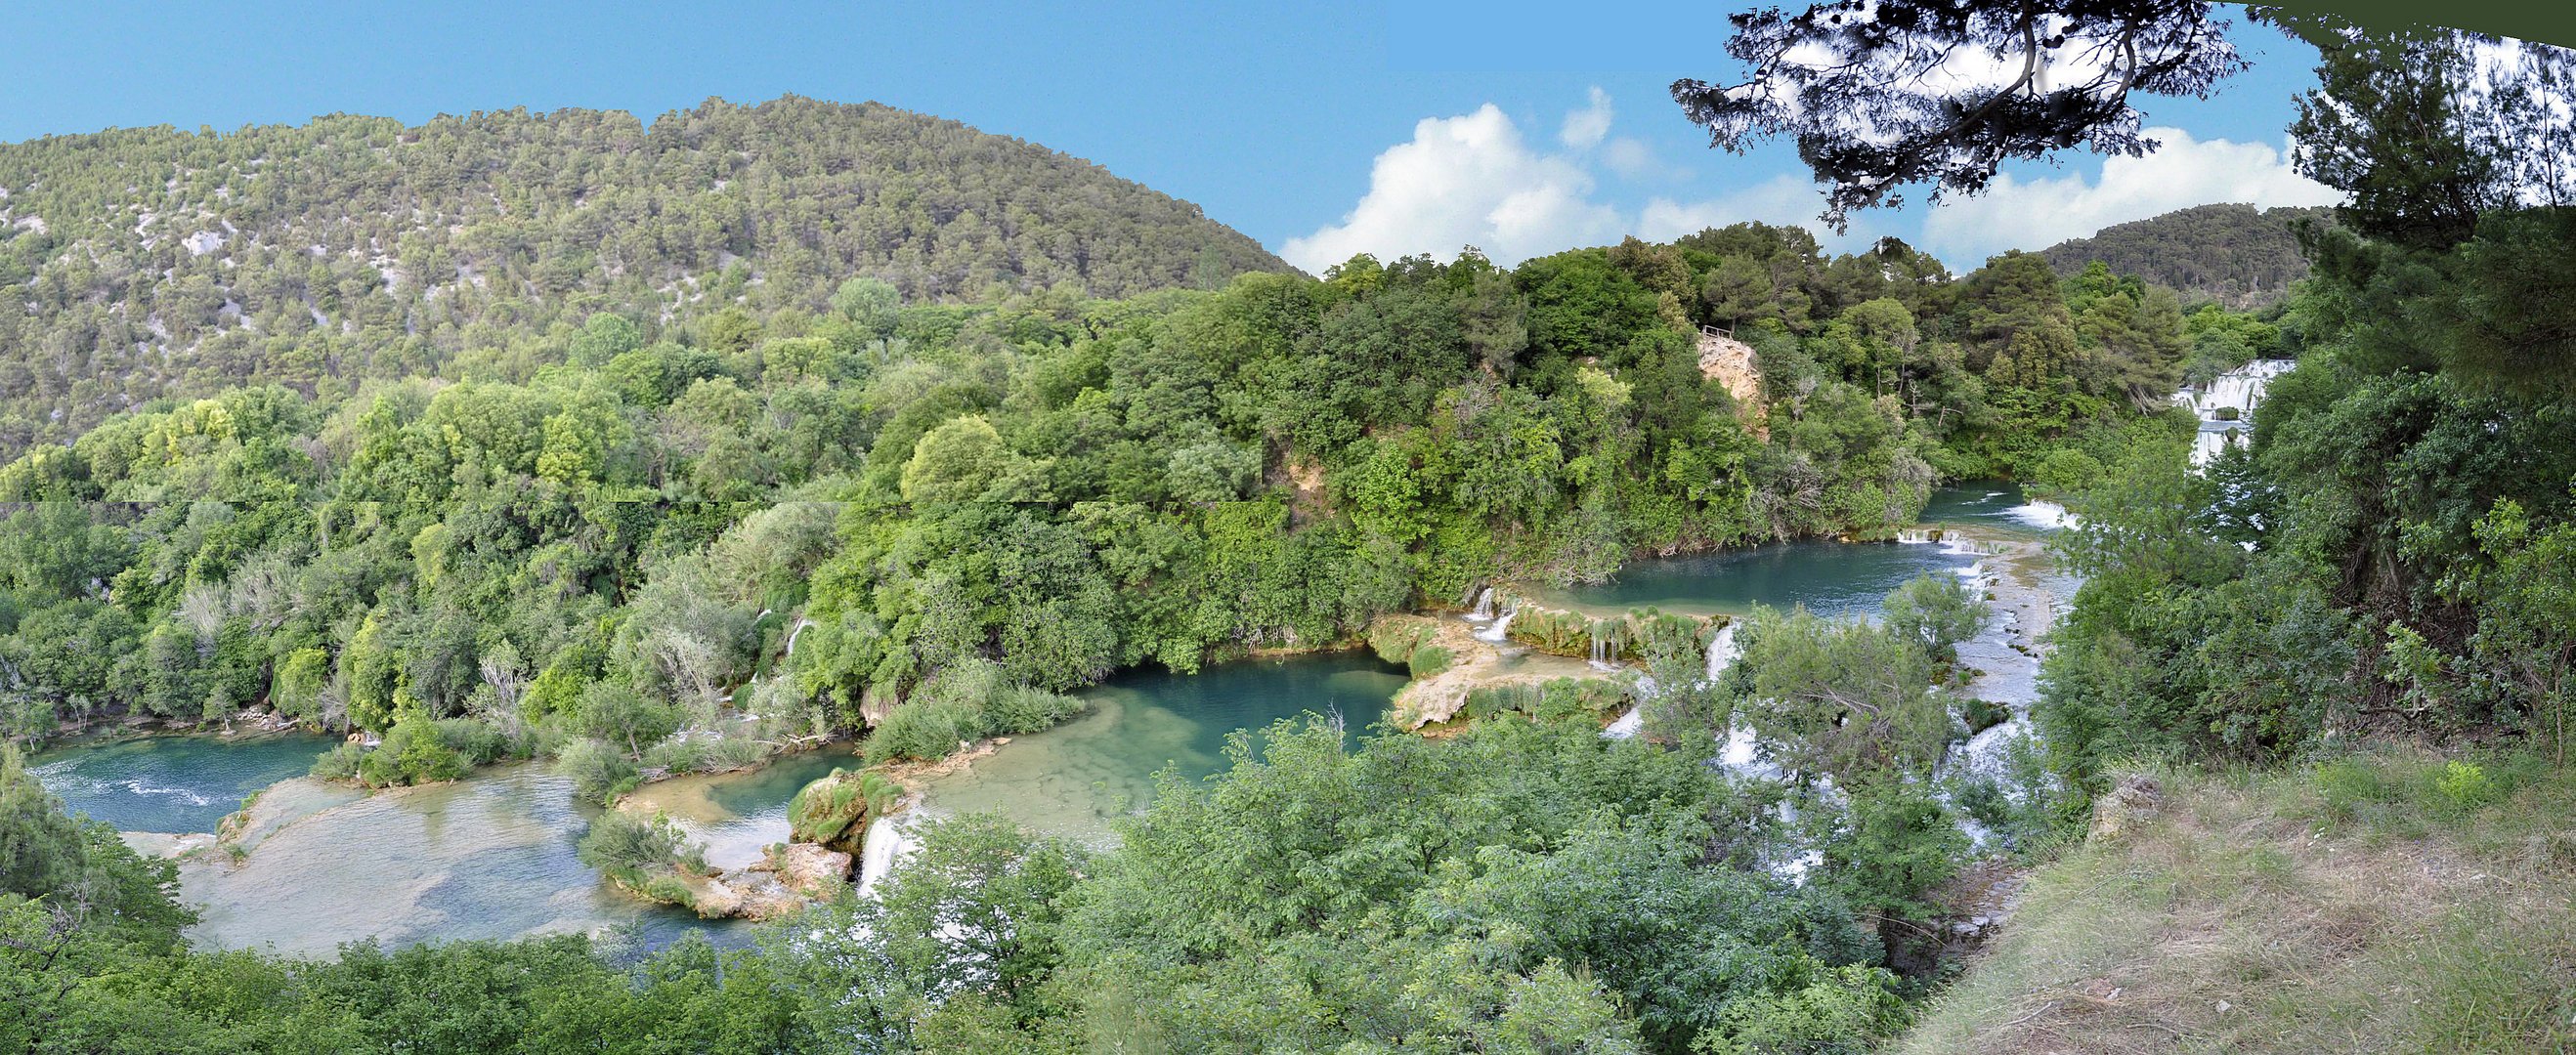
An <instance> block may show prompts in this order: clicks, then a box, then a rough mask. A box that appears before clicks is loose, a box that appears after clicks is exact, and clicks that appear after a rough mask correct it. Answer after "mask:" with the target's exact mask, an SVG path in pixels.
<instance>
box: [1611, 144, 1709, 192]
mask: <svg viewBox="0 0 2576 1055" xmlns="http://www.w3.org/2000/svg"><path fill="white" fill-rule="evenodd" d="M1601 163H1602V164H1604V165H1608V166H1610V171H1612V172H1616V173H1618V174H1619V178H1621V179H1625V180H1632V181H1633V180H1685V179H1689V178H1690V176H1691V170H1690V169H1688V168H1686V167H1684V166H1681V165H1673V164H1667V163H1666V162H1665V161H1664V159H1663V158H1660V157H1657V156H1655V148H1654V147H1651V146H1648V145H1647V144H1646V141H1645V140H1642V139H1632V138H1629V137H1627V136H1620V137H1619V138H1617V139H1613V140H1611V141H1609V142H1608V143H1605V144H1602V147H1601Z"/></svg>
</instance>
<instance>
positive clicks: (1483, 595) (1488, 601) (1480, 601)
mask: <svg viewBox="0 0 2576 1055" xmlns="http://www.w3.org/2000/svg"><path fill="white" fill-rule="evenodd" d="M1493 618H1494V588H1493V587H1491V586H1488V587H1485V588H1484V589H1482V590H1478V591H1476V601H1475V604H1474V605H1473V606H1471V607H1470V608H1469V609H1468V610H1467V621H1468V622H1471V623H1482V622H1487V621H1489V620H1491V619H1493Z"/></svg>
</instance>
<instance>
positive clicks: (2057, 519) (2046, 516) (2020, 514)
mask: <svg viewBox="0 0 2576 1055" xmlns="http://www.w3.org/2000/svg"><path fill="white" fill-rule="evenodd" d="M2005 515H2006V516H2010V517H2012V518H2013V519H2015V520H2018V521H2021V522H2022V523H2025V524H2028V525H2030V526H2032V527H2035V528H2071V527H2077V526H2079V525H2081V524H2082V523H2083V521H2082V520H2081V519H2078V518H2077V517H2076V515H2075V514H2073V513H2069V512H2067V511H2066V507H2065V506H2062V505H2059V504H2057V503H2055V502H2051V501H2047V500H2045V499H2039V500H2034V501H2029V502H2024V503H2022V504H2020V505H2017V506H2014V507H2012V508H2011V509H2009V510H2006V511H2005Z"/></svg>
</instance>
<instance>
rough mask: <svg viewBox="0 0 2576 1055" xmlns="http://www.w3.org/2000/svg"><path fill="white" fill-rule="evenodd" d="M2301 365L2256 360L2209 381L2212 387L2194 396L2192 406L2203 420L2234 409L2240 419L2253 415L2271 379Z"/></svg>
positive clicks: (2273, 360) (2289, 362) (2269, 385)
mask: <svg viewBox="0 0 2576 1055" xmlns="http://www.w3.org/2000/svg"><path fill="white" fill-rule="evenodd" d="M2297 365H2299V364H2298V362H2297V361H2296V360H2291V359H2257V360H2254V361H2253V362H2250V363H2247V364H2245V365H2243V366H2240V367H2237V368H2236V369H2234V370H2230V371H2228V372H2226V373H2223V374H2220V375H2218V377H2217V378H2215V379H2213V380H2212V381H2210V383H2209V389H2208V390H2207V391H2204V392H2200V393H2197V394H2195V395H2193V396H2192V398H2191V400H2190V402H2191V408H2192V410H2193V411H2194V412H2195V413H2197V414H2199V415H2200V417H2201V418H2202V420H2209V419H2212V418H2215V417H2217V416H2218V413H2219V411H2222V410H2233V411H2235V412H2236V416H2237V417H2239V418H2245V417H2251V416H2252V415H2253V413H2254V407H2255V405H2256V404H2259V403H2261V402H2263V393H2264V391H2265V390H2266V389H2268V388H2270V387H2271V386H2272V379H2273V378H2276V377H2279V376H2281V375H2282V374H2286V373H2288V372H2290V368H2291V367H2294V366H2297Z"/></svg>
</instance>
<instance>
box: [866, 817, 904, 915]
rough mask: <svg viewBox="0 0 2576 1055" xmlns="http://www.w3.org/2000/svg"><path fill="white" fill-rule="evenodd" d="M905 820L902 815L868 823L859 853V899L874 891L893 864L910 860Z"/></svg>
mask: <svg viewBox="0 0 2576 1055" xmlns="http://www.w3.org/2000/svg"><path fill="white" fill-rule="evenodd" d="M905 818H906V815H904V814H895V815H892V816H885V817H879V818H877V819H876V820H874V821H871V822H869V823H868V833H867V835H866V836H865V844H864V845H863V846H861V847H860V849H859V896H860V897H867V896H868V895H869V894H870V893H871V892H873V891H874V890H876V887H877V884H878V883H880V882H883V881H884V880H885V877H886V873H888V872H891V871H893V870H894V866H895V864H896V862H899V861H901V860H903V859H904V858H906V857H910V856H912V848H913V840H912V825H911V824H909V823H906V820H905Z"/></svg>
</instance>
